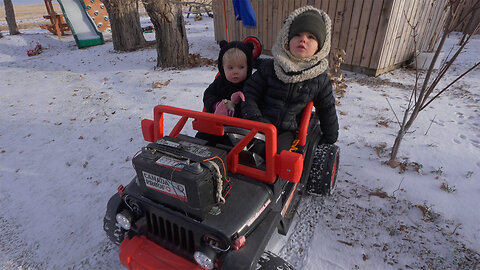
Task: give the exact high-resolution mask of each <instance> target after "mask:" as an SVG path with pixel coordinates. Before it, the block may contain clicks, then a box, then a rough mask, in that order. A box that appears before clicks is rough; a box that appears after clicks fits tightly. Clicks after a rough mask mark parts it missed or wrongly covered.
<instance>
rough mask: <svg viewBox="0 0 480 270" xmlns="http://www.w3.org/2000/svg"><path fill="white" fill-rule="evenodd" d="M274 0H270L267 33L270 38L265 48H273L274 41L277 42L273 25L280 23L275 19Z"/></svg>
mask: <svg viewBox="0 0 480 270" xmlns="http://www.w3.org/2000/svg"><path fill="white" fill-rule="evenodd" d="M273 1H274V0H268V2H267V3H268V8H267V10H268V18H269V20H268V22H269V24H268V30H267V32H266V35H267V39H268V44H269V45H268V47H266V48H265V50H272V47H273V43H274V42H275V39H274V31H273V25H274V24H276V23H278V22H277V21H275V20H274V17H273V5H274V3H273Z"/></svg>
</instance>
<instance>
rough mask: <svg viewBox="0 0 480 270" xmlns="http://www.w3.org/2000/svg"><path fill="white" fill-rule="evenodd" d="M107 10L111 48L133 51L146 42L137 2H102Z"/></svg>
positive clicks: (104, 0) (121, 0)
mask: <svg viewBox="0 0 480 270" xmlns="http://www.w3.org/2000/svg"><path fill="white" fill-rule="evenodd" d="M102 2H103V3H104V4H105V7H106V8H107V12H108V17H109V19H110V27H111V28H112V40H113V48H114V49H115V50H118V51H134V50H136V49H138V48H142V47H144V46H145V45H146V44H147V42H146V41H145V37H144V36H143V30H142V27H141V25H140V15H139V14H138V0H102Z"/></svg>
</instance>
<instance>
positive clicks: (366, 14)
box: [352, 0, 373, 65]
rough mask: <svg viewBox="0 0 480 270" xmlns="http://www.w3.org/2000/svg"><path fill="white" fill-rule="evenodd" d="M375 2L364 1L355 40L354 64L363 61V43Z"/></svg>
mask: <svg viewBox="0 0 480 270" xmlns="http://www.w3.org/2000/svg"><path fill="white" fill-rule="evenodd" d="M372 5H373V2H372V1H371V0H370V1H365V2H363V7H362V12H361V15H360V24H359V27H358V34H357V40H356V42H355V49H354V52H353V61H352V64H354V65H360V63H361V61H362V53H363V45H364V43H365V37H366V35H367V29H368V21H369V20H370V13H371V11H372Z"/></svg>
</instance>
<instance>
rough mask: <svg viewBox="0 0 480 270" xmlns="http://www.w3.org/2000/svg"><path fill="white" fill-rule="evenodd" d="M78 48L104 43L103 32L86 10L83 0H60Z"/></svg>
mask: <svg viewBox="0 0 480 270" xmlns="http://www.w3.org/2000/svg"><path fill="white" fill-rule="evenodd" d="M58 3H59V4H60V7H61V8H62V12H63V15H64V16H65V20H66V21H67V23H68V25H69V26H70V29H71V31H72V34H73V36H74V38H75V42H76V43H77V47H78V48H83V47H88V46H94V45H100V44H103V43H104V41H103V35H102V32H100V31H98V29H97V27H96V26H95V23H94V22H93V20H92V18H90V16H89V15H88V13H87V11H86V10H85V6H84V5H85V4H84V3H83V1H82V0H58Z"/></svg>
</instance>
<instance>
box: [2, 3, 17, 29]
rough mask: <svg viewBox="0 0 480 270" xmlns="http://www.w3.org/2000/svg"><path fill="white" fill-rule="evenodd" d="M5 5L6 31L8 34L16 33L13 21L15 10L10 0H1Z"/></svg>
mask: <svg viewBox="0 0 480 270" xmlns="http://www.w3.org/2000/svg"><path fill="white" fill-rule="evenodd" d="M3 3H4V5H5V17H6V19H7V24H8V31H9V32H10V35H18V34H20V32H19V31H18V27H17V22H16V21H15V11H14V10H13V4H12V0H3Z"/></svg>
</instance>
